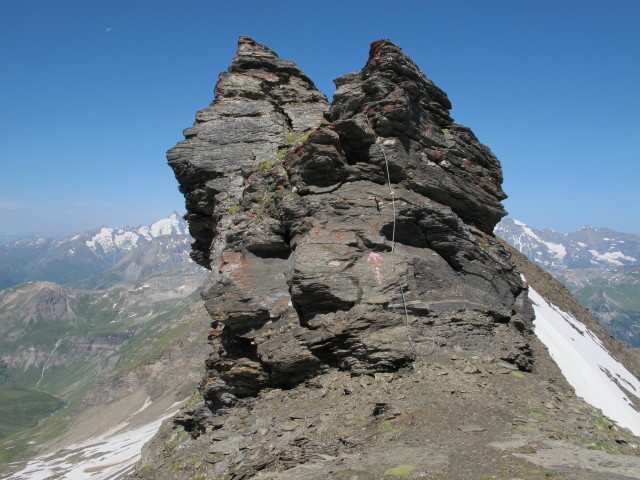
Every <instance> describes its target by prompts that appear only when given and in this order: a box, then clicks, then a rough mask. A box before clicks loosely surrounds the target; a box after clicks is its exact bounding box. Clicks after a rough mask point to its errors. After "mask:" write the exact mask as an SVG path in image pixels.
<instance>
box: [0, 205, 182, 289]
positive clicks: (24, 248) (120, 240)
mask: <svg viewBox="0 0 640 480" xmlns="http://www.w3.org/2000/svg"><path fill="white" fill-rule="evenodd" d="M190 242H191V238H190V237H189V236H188V231H187V226H186V222H185V221H184V220H183V219H182V217H181V216H180V215H179V214H178V213H176V212H173V213H172V214H171V215H170V216H169V217H167V218H164V219H161V220H158V221H157V222H154V223H153V224H151V225H148V226H141V227H120V228H110V227H101V228H97V229H94V230H89V231H86V232H81V233H75V234H73V235H69V236H68V237H65V238H60V239H51V238H25V239H21V240H17V241H14V242H11V243H8V244H6V245H2V246H0V289H4V288H8V287H11V286H13V285H18V284H20V283H25V282H30V281H39V280H43V281H51V282H56V283H60V284H65V285H73V286H85V285H87V284H88V285H93V286H94V287H96V286H98V285H100V283H99V282H104V279H100V280H98V278H97V277H99V276H101V275H102V274H104V273H105V272H106V271H107V270H109V269H111V268H112V267H114V266H115V265H116V264H117V263H118V262H120V261H122V260H123V259H124V258H125V257H126V256H127V255H129V254H131V253H132V252H134V251H135V252H136V254H135V255H136V256H137V257H138V260H139V261H140V262H142V263H143V264H144V265H142V264H137V265H138V266H132V264H131V263H130V262H129V263H128V268H129V270H127V268H126V267H125V268H124V269H122V268H118V269H116V270H115V271H114V276H113V279H114V281H115V280H116V279H119V280H124V281H130V280H132V279H135V278H137V277H139V276H140V275H141V274H142V271H141V270H140V269H139V268H147V269H148V268H152V269H158V265H161V267H160V269H162V268H165V267H166V266H167V265H166V262H170V263H171V262H172V263H173V264H180V263H183V262H184V261H187V260H188V256H189V251H190V247H189V245H190ZM140 248H145V252H146V253H145V254H143V253H142V252H141V251H139V250H138V249H140ZM154 255H156V258H153V256H154ZM143 256H144V257H145V258H144V259H143V258H142V257H143ZM177 257H179V258H177ZM125 263H127V261H126V260H125ZM152 264H153V265H155V266H153V267H152V266H151V265H152ZM116 272H118V273H116ZM96 282H97V283H96Z"/></svg>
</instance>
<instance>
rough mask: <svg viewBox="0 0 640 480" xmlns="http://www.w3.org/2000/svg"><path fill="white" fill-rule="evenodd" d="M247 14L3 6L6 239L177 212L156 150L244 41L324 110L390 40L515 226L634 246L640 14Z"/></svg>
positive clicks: (511, 5)
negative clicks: (304, 82)
mask: <svg viewBox="0 0 640 480" xmlns="http://www.w3.org/2000/svg"><path fill="white" fill-rule="evenodd" d="M249 4H251V6H250V8H248V7H247V5H249ZM249 4H247V3H246V2H245V3H243V4H233V5H228V4H225V5H218V4H213V3H212V2H203V1H195V0H194V1H192V2H184V3H176V2H170V1H164V0H158V1H151V0H140V1H137V2H123V1H120V0H117V1H110V2H105V1H92V2H86V1H80V0H74V1H72V0H61V1H57V2H48V1H45V0H39V1H35V0H24V1H21V2H3V3H2V4H0V18H2V20H0V21H2V23H3V25H2V26H3V28H2V29H1V31H0V38H1V39H2V44H3V46H4V48H3V49H1V50H0V58H1V59H2V65H3V67H4V68H3V70H4V72H3V75H2V77H0V88H1V89H2V91H3V96H2V98H1V99H0V157H1V158H2V166H3V173H2V176H1V180H0V236H2V235H6V234H8V233H11V232H14V233H16V234H18V235H21V236H27V235H29V234H33V233H49V234H51V235H54V236H61V235H62V236H63V235H66V234H70V233H72V232H75V231H84V230H90V229H93V228H97V227H99V226H101V225H108V226H113V227H119V226H129V225H131V226H137V225H146V224H150V223H152V222H153V221H155V220H157V219H159V218H162V217H164V216H166V215H168V214H169V213H170V212H172V211H173V210H177V211H181V212H182V211H184V201H183V198H182V195H181V194H180V193H179V192H178V186H177V182H176V181H175V179H174V177H173V174H172V172H171V170H170V168H169V167H168V166H167V165H166V159H165V152H166V150H168V149H169V148H171V147H172V146H173V145H174V144H175V143H176V142H178V141H179V140H182V138H183V137H182V130H183V129H184V128H187V127H188V126H190V125H191V124H192V123H193V119H194V115H195V112H196V110H199V109H201V108H204V107H206V106H207V105H208V104H209V103H210V102H211V100H212V99H213V87H214V85H215V81H216V79H217V76H218V73H219V72H221V71H224V70H226V69H227V67H228V65H229V63H230V62H231V60H232V58H233V55H234V54H235V49H236V42H237V38H238V36H239V35H250V36H251V37H253V38H254V39H255V40H256V41H258V42H260V43H263V44H265V45H267V46H268V47H270V48H271V49H273V50H274V51H275V52H276V53H278V55H279V56H280V57H282V58H286V59H289V60H292V61H294V62H296V63H297V64H298V65H299V66H300V68H301V69H302V70H303V71H305V73H306V74H307V75H308V76H309V77H310V78H311V79H312V80H313V81H314V82H315V83H316V86H317V87H318V88H319V89H320V90H322V91H323V92H325V94H327V96H329V97H331V95H332V93H333V90H334V88H333V85H332V79H333V78H336V77H338V76H340V75H343V74H345V73H348V72H350V71H353V70H358V69H360V68H361V67H362V66H363V65H364V63H365V61H366V59H367V55H368V49H369V43H370V42H372V41H374V40H376V39H378V38H389V39H391V40H392V41H393V42H395V43H396V44H398V45H399V46H400V47H402V48H403V50H404V51H405V52H406V53H407V54H408V55H409V56H410V57H411V58H412V59H413V60H414V61H415V62H416V64H417V65H418V66H419V67H420V68H421V70H422V71H423V72H424V73H425V74H426V75H427V76H428V77H429V78H431V79H432V80H433V81H434V82H435V83H436V84H437V85H438V86H439V87H440V88H442V89H443V90H444V91H445V92H446V93H447V94H448V96H449V98H450V100H451V102H452V104H453V109H452V116H453V117H454V119H455V121H456V122H458V123H461V124H463V125H466V126H468V127H470V128H471V129H472V130H473V131H474V133H475V134H476V136H477V137H478V139H479V140H480V141H481V142H482V143H484V144H485V145H487V146H488V147H489V148H491V150H492V151H493V152H494V153H495V154H496V156H497V157H498V158H499V159H500V161H501V163H502V167H503V172H504V179H505V181H504V184H503V188H504V190H505V192H506V193H507V194H508V195H509V199H507V200H506V201H505V202H504V203H505V206H506V208H507V210H508V211H509V213H510V217H511V218H515V219H518V220H521V221H523V222H525V223H527V224H529V225H531V226H532V227H535V228H538V229H544V228H553V229H554V230H556V231H559V232H561V233H568V232H571V231H574V230H577V229H579V228H581V227H583V226H586V225H593V226H595V227H603V228H611V229H613V230H617V231H621V232H626V233H635V234H640V218H639V217H638V216H637V215H634V214H633V213H631V214H630V213H629V212H633V210H632V209H633V205H638V204H640V189H639V188H638V181H639V180H640V162H638V160H640V158H639V157H640V155H639V151H640V147H638V142H637V140H636V137H637V131H638V130H639V129H638V127H639V124H640V121H639V120H638V116H637V111H638V110H639V109H640V92H639V91H638V88H637V85H638V84H640V65H639V62H637V61H636V59H637V55H638V52H639V51H640V35H638V34H637V24H636V23H637V22H636V19H637V18H638V16H639V14H640V3H639V2H635V1H631V0H626V1H624V0H623V1H618V2H615V3H603V2H599V1H591V0H586V1H577V0H576V1H565V2H551V1H541V2H536V3H535V4H525V3H520V2H511V1H507V0H495V1H490V2H482V3H480V2H474V1H459V2H455V4H453V3H452V4H447V3H446V2H432V1H404V2H402V1H401V2H397V3H395V4H393V6H392V7H390V6H389V4H388V3H384V2H380V1H376V0H373V1H367V2H364V1H354V2H342V3H338V2H334V1H329V2H325V3H323V5H322V10H318V8H319V7H317V6H315V5H301V4H299V3H294V2H279V3H278V4H277V5H272V4H264V3H259V2H249ZM327 12H329V13H330V15H328V16H326V17H323V15H322V13H327Z"/></svg>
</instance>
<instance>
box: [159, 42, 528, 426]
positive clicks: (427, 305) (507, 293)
mask: <svg viewBox="0 0 640 480" xmlns="http://www.w3.org/2000/svg"><path fill="white" fill-rule="evenodd" d="M336 85H337V87H338V89H337V91H336V93H335V96H334V99H333V103H332V105H331V106H329V105H328V104H327V102H326V100H325V98H324V96H323V95H322V94H321V93H320V92H318V91H317V90H316V89H315V87H314V86H313V83H312V82H311V81H310V80H309V79H308V78H307V77H306V76H305V75H304V73H302V72H301V71H300V70H299V69H298V68H297V67H296V66H295V65H294V64H293V63H292V62H290V61H286V60H281V59H279V58H278V57H277V55H276V54H275V53H274V52H272V51H271V50H269V49H268V48H267V47H264V46H262V45H259V44H257V43H256V42H254V41H253V40H251V39H250V38H248V37H241V38H240V41H239V47H238V53H237V55H236V57H235V58H234V60H233V63H232V64H231V66H230V67H229V71H228V72H225V73H222V74H221V75H220V78H219V80H218V84H217V85H216V89H215V94H216V99H215V100H214V102H213V103H212V104H211V105H210V106H209V107H208V108H206V109H204V110H201V111H200V112H198V114H197V116H196V123H195V125H194V126H193V127H190V128H188V129H187V130H185V137H186V139H185V140H184V141H182V142H180V143H178V145H176V147H174V148H173V149H172V150H170V151H169V152H168V160H169V164H170V165H171V167H172V168H173V169H174V171H175V173H176V177H177V179H178V181H179V183H180V190H181V191H182V192H183V193H184V195H185V198H186V205H187V216H186V218H187V220H188V221H189V225H190V230H191V234H192V235H193V236H194V237H195V239H196V241H195V243H194V245H193V248H194V252H193V257H194V259H195V260H196V261H197V262H198V263H200V264H201V265H204V266H207V267H208V268H210V269H211V274H210V276H209V278H208V280H207V281H206V283H205V286H204V288H203V297H204V299H205V305H206V307H207V310H208V312H209V314H210V315H211V317H212V330H211V332H210V343H211V344H212V345H213V352H212V354H211V356H210V358H209V360H208V362H207V374H206V377H205V379H204V380H203V382H202V385H201V392H202V394H203V397H204V399H205V402H206V404H207V406H208V409H209V410H215V409H217V408H219V407H221V406H228V405H231V404H233V403H235V402H236V401H237V399H238V398H241V397H246V396H253V395H256V394H257V393H258V392H259V391H260V390H262V389H263V388H265V387H270V386H279V387H291V386H294V385H296V384H297V383H299V382H301V381H303V380H305V379H308V378H310V377H312V376H313V375H315V374H318V373H320V372H322V371H323V370H324V369H326V368H327V367H337V368H340V369H343V370H346V371H349V372H351V373H352V374H355V375H358V374H366V373H374V372H381V371H393V370H396V369H398V368H401V367H403V366H405V365H408V364H410V363H411V362H412V361H414V360H415V359H416V357H422V356H425V357H426V356H429V355H430V354H431V353H432V352H433V351H434V350H435V349H437V348H439V347H444V346H448V347H450V348H454V349H456V350H460V351H477V352H480V353H482V354H488V355H491V356H492V357H493V358H495V359H496V360H502V361H506V362H509V363H512V364H514V365H515V366H516V367H517V368H519V369H521V370H530V369H531V368H532V355H531V346H530V335H531V322H532V317H533V314H532V309H531V306H530V302H529V301H528V299H527V296H526V290H525V287H524V285H523V283H522V280H521V279H520V276H519V274H518V272H517V271H516V269H515V267H514V266H513V264H512V263H511V261H510V258H509V254H508V253H507V252H506V250H505V248H504V247H503V246H502V245H501V244H500V243H499V242H498V241H497V240H496V239H495V238H494V237H493V235H492V233H491V232H492V230H493V227H494V226H495V224H496V223H497V222H498V221H499V220H500V218H501V217H502V216H503V215H505V211H504V209H503V207H502V205H501V203H500V201H501V200H502V199H504V198H505V194H504V193H503V191H502V189H501V186H500V185H501V182H502V173H501V168H500V164H499V162H498V160H497V158H496V157H495V156H494V155H493V154H492V153H491V152H490V150H489V149H488V148H487V147H486V146H484V145H482V144H481V143H480V142H479V141H478V140H477V139H476V137H475V136H474V135H473V133H472V132H471V130H470V129H468V128H467V127H464V126H461V125H457V124H455V123H453V120H452V119H451V117H450V116H449V109H450V108H451V105H450V103H449V100H448V99H447V96H446V94H445V93H444V92H442V91H441V90H440V89H439V88H438V87H437V86H435V85H434V84H433V82H431V81H430V80H429V79H428V78H426V77H425V75H424V74H423V73H422V72H421V71H420V70H419V69H418V67H417V66H416V65H415V64H414V63H413V62H412V61H411V59H410V58H408V57H407V56H406V55H405V54H404V53H403V52H402V51H401V49H400V48H399V47H397V46H396V45H394V44H393V43H391V42H390V41H388V40H379V41H377V42H374V43H373V44H372V46H371V50H370V54H369V59H368V61H367V63H366V65H365V66H364V68H363V69H362V70H361V71H359V72H353V73H350V74H347V75H345V76H343V77H340V78H338V79H337V80H336ZM201 413H202V412H201ZM204 413H206V412H204ZM189 422H191V423H193V422H194V421H193V419H191V420H189ZM197 423H198V422H197V421H195V424H197ZM192 427H194V428H196V427H197V425H196V426H194V425H192Z"/></svg>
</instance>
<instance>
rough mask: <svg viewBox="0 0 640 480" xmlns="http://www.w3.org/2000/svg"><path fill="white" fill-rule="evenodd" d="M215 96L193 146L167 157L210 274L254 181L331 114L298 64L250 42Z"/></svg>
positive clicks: (190, 138)
mask: <svg viewBox="0 0 640 480" xmlns="http://www.w3.org/2000/svg"><path fill="white" fill-rule="evenodd" d="M215 96H216V99H215V100H214V101H213V102H212V103H211V105H209V107H207V108H205V109H203V110H200V111H199V112H198V113H197V114H196V121H195V123H194V125H193V126H192V127H189V128H187V129H186V130H185V131H184V136H185V140H184V141H182V142H180V143H178V144H177V145H176V146H175V147H174V148H172V149H171V150H169V152H168V153H167V159H168V161H169V165H171V167H172V168H173V170H174V172H175V174H176V178H177V179H178V182H179V183H180V191H181V192H182V193H183V194H184V196H185V199H186V206H187V215H186V219H187V220H188V221H189V230H190V233H191V235H192V236H193V237H194V238H195V243H194V245H193V255H192V256H193V258H194V260H195V261H196V262H198V263H199V264H200V265H203V266H206V267H207V268H209V267H210V266H211V265H210V257H211V256H213V257H215V258H219V257H220V254H221V252H222V251H223V250H224V249H225V248H226V245H225V241H226V240H227V239H226V238H224V237H225V233H224V232H226V231H229V230H233V226H232V225H229V219H228V218H226V217H227V215H226V214H227V213H228V212H230V213H233V212H235V211H236V209H237V208H238V205H239V204H240V202H241V201H242V199H243V195H244V192H245V190H246V186H247V185H246V181H247V179H248V178H249V177H250V176H251V175H252V174H253V173H254V172H256V170H258V171H261V172H269V171H270V170H271V167H272V166H273V163H272V161H273V160H274V159H275V158H277V156H279V155H282V152H284V151H285V150H286V147H287V145H289V144H291V143H292V142H293V141H294V140H295V138H296V137H297V136H300V135H302V133H303V132H304V131H306V130H309V129H313V128H316V127H317V126H318V125H319V124H320V121H321V120H322V114H323V112H324V111H326V110H327V109H328V104H327V101H326V97H325V96H324V95H323V94H322V93H320V92H319V91H318V90H316V88H315V86H314V85H313V83H312V82H311V80H309V78H307V76H306V75H305V74H304V73H302V71H301V70H300V69H299V68H298V67H297V66H296V65H295V64H294V63H293V62H290V61H288V60H282V59H280V58H278V56H277V55H276V54H275V53H274V52H272V51H271V50H269V49H268V48H267V47H265V46H264V45H260V44H258V43H256V42H254V41H253V40H252V39H250V38H249V37H240V40H239V42H238V53H237V55H236V57H235V58H234V59H233V62H232V63H231V66H230V67H229V70H228V71H227V72H223V73H221V74H220V77H219V78H218V83H217V85H216V88H215ZM214 240H215V241H216V245H215V246H213V248H214V252H213V253H212V252H211V251H210V249H211V248H212V242H213V241H214ZM229 240H231V242H232V243H233V240H232V239H229ZM214 263H215V262H214Z"/></svg>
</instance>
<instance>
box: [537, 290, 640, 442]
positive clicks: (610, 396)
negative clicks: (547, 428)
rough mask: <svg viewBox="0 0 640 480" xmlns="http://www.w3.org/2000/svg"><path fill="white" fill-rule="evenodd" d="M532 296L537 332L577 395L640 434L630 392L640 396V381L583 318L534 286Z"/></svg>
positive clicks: (638, 418)
mask: <svg viewBox="0 0 640 480" xmlns="http://www.w3.org/2000/svg"><path fill="white" fill-rule="evenodd" d="M529 298H530V299H531V301H532V302H533V308H534V310H535V317H536V318H535V320H534V326H535V333H536V335H537V336H538V338H539V339H540V340H541V341H542V342H543V343H544V344H545V345H546V346H547V348H548V349H549V354H550V355H551V358H553V360H554V361H555V362H556V363H557V364H558V367H560V370H561V371H562V374H563V375H564V376H565V378H566V379H567V381H568V382H569V383H570V384H571V386H572V387H573V388H574V389H575V391H576V395H578V396H579V397H582V398H583V399H584V400H586V401H587V402H588V403H590V404H591V405H593V406H594V407H596V408H599V409H600V410H602V413H603V414H604V415H606V416H607V417H609V418H610V419H611V420H613V421H614V422H616V423H617V424H619V425H620V426H622V427H625V428H628V429H629V430H631V431H632V432H633V433H634V435H640V412H638V411H636V410H635V408H634V403H633V401H632V400H631V399H630V398H629V395H628V393H627V392H630V393H632V394H633V395H635V396H636V397H637V398H640V381H638V379H637V378H636V377H634V376H633V375H632V374H631V372H629V371H628V370H627V369H626V368H625V367H624V365H622V364H621V363H620V362H618V361H617V360H616V359H614V358H613V357H612V356H611V354H610V353H609V352H608V351H607V349H606V348H605V347H604V345H603V344H602V342H601V341H600V339H599V338H598V337H597V336H596V335H595V334H594V333H593V332H592V331H591V330H589V329H588V328H587V327H586V326H585V325H584V324H583V323H582V322H579V321H578V320H576V319H575V318H574V317H573V316H572V315H570V314H568V313H566V312H564V311H562V310H560V309H559V308H558V307H556V306H555V305H553V304H552V303H549V302H547V301H546V300H545V299H544V298H543V297H542V296H541V295H540V294H539V293H538V292H536V291H535V290H534V289H533V288H531V287H529ZM625 390H626V392H625ZM638 406H640V405H637V406H636V407H638Z"/></svg>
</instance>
